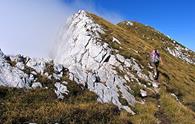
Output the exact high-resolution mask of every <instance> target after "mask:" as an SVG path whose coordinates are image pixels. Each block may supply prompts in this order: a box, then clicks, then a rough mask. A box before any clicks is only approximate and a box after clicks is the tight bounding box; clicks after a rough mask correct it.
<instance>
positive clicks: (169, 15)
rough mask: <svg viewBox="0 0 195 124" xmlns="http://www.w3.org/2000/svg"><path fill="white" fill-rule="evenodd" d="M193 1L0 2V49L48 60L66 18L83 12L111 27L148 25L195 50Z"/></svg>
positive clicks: (89, 0)
mask: <svg viewBox="0 0 195 124" xmlns="http://www.w3.org/2000/svg"><path fill="white" fill-rule="evenodd" d="M194 6H195V2H194V1H193V0H17V1H16V0H0V48H1V49H2V50H3V52H5V53H6V54H19V53H20V54H24V55H28V56H32V57H48V56H49V53H50V50H51V48H52V45H53V43H54V42H55V40H56V39H57V37H58V33H59V30H60V29H61V28H62V26H63V24H64V23H65V20H66V19H67V17H69V16H70V15H71V14H73V13H75V12H76V11H78V10H79V9H85V10H88V11H90V12H93V13H95V14H97V15H99V16H102V17H104V18H106V19H107V20H109V21H112V22H113V23H117V22H120V21H122V20H134V21H138V22H141V23H144V24H147V25H151V26H153V27H155V28H156V29H158V30H159V31H161V32H163V33H165V34H167V35H169V36H171V37H172V38H174V39H175V40H177V41H179V42H180V43H182V44H184V45H185V46H187V47H188V48H190V49H192V50H195V30H194V29H195V23H194V22H195V13H193V12H195V7H194Z"/></svg>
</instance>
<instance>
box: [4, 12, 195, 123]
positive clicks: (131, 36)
mask: <svg viewBox="0 0 195 124" xmlns="http://www.w3.org/2000/svg"><path fill="white" fill-rule="evenodd" d="M154 48H157V49H158V50H159V51H160V53H161V56H162V60H163V65H160V68H159V71H160V79H159V82H160V85H159V86H158V87H156V85H157V83H156V82H155V81H154V79H153V75H152V70H153V69H152V67H151V65H150V62H149V54H150V52H151V50H153V49H154ZM53 51H55V54H54V57H53V60H46V59H32V58H30V57H24V56H21V55H18V56H6V55H4V54H3V53H2V52H0V85H2V86H4V87H1V88H0V89H1V90H0V91H1V92H0V93H1V94H2V95H1V96H0V101H1V104H0V108H1V110H0V115H1V116H0V121H2V122H5V123H14V122H15V123H17V122H23V123H24V122H28V123H29V122H38V123H55V122H58V123H70V122H72V123H79V122H82V123H121V122H123V123H127V124H128V123H136V124H139V123H144V124H151V123H161V124H170V123H177V124H178V123H181V124H184V123H187V124H193V123H194V122H195V112H194V111H195V102H194V100H195V92H194V91H193V89H194V88H195V80H194V79H195V65H194V64H195V59H194V58H195V53H194V52H193V51H191V50H189V49H187V48H185V47H184V46H182V45H181V44H179V43H177V42H176V41H174V40H172V39H170V38H169V37H167V36H165V35H164V34H162V33H160V32H158V31H156V30H155V29H154V28H151V27H149V26H145V25H143V24H140V23H137V22H130V21H124V22H121V23H119V24H117V25H114V24H112V23H110V22H108V21H106V20H104V19H102V18H101V17H98V16H96V15H94V14H91V13H88V12H85V11H79V12H78V13H76V14H74V15H73V16H72V17H70V18H69V19H68V20H67V22H66V24H65V26H64V28H63V30H62V31H61V34H60V37H59V40H58V41H57V42H56V46H55V48H54V49H53ZM7 74H8V75H7ZM5 86H8V87H16V88H24V89H15V88H6V87H5ZM26 89H28V90H27V91H26ZM57 98H58V99H60V101H59V100H57ZM16 100H17V101H18V102H17V103H15V101H16ZM96 100H97V101H96ZM105 103H107V104H105ZM111 104H114V105H115V106H114V105H111ZM31 106H33V108H32V107H31ZM4 108H5V109H4ZM49 108H51V109H49ZM119 110H120V111H119ZM20 111H22V113H23V114H19V113H20ZM45 112H46V113H45ZM30 113H34V114H33V115H32V114H30ZM18 114H19V116H17V115H18ZM37 115H42V116H39V117H37ZM50 115H52V116H50ZM132 115H133V116H132Z"/></svg>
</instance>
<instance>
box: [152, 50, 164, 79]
mask: <svg viewBox="0 0 195 124" xmlns="http://www.w3.org/2000/svg"><path fill="white" fill-rule="evenodd" d="M150 58H151V64H152V66H153V67H154V80H158V77H159V71H158V66H159V64H160V62H162V60H161V57H160V53H159V51H158V50H157V49H154V50H153V51H152V52H151V54H150Z"/></svg>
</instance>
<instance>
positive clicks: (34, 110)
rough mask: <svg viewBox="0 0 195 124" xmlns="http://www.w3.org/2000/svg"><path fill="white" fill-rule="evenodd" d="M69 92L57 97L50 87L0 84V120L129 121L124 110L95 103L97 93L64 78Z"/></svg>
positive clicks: (7, 121)
mask: <svg viewBox="0 0 195 124" xmlns="http://www.w3.org/2000/svg"><path fill="white" fill-rule="evenodd" d="M67 81H68V86H67V87H68V90H69V91H70V92H69V95H68V96H66V97H65V99H64V100H58V99H57V98H56V95H55V93H54V91H53V90H52V89H50V88H49V89H32V90H26V89H16V88H5V87H0V123H5V124H10V123H30V122H31V123H32V122H36V123H71V124H78V123H83V124H84V123H85V124H86V123H88V124H92V123H93V124H99V123H103V124H109V123H120V122H121V121H122V122H124V123H126V124H129V123H131V122H130V119H129V118H128V117H127V116H128V114H127V113H126V112H123V113H125V114H124V115H122V116H121V115H120V111H119V109H118V107H116V106H114V105H111V104H101V103H97V101H96V100H97V96H96V95H95V94H94V93H92V92H90V91H89V90H83V89H82V88H81V87H80V86H79V85H78V84H76V83H74V82H72V81H70V80H68V79H67Z"/></svg>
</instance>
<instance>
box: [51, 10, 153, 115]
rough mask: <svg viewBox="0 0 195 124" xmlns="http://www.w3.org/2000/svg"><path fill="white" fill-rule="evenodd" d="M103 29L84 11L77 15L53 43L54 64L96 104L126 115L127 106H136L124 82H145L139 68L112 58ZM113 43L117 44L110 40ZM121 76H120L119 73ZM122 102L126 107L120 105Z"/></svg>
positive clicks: (121, 57)
mask: <svg viewBox="0 0 195 124" xmlns="http://www.w3.org/2000/svg"><path fill="white" fill-rule="evenodd" d="M101 34H104V29H103V28H102V27H101V26H100V25H98V24H96V23H95V22H94V21H93V20H92V19H91V18H90V17H89V16H88V14H87V13H86V12H85V11H79V12H78V13H76V14H74V15H73V16H72V17H71V18H69V19H68V21H67V22H66V26H65V30H64V31H62V32H61V39H59V42H58V43H57V46H56V49H57V52H56V54H55V58H54V61H55V62H56V63H59V64H63V65H64V66H65V67H66V68H68V69H69V71H70V79H71V80H74V81H76V82H77V83H78V84H82V85H84V86H85V87H87V88H88V89H90V90H91V91H93V92H95V93H96V94H97V95H98V101H100V102H103V103H108V102H112V103H113V104H115V105H117V106H118V107H119V108H123V109H125V110H127V111H128V112H130V113H134V112H133V111H131V109H130V108H129V106H133V105H134V104H135V102H136V100H135V98H134V96H133V95H132V94H131V92H133V91H131V88H130V87H129V86H127V81H130V80H138V79H137V78H136V77H139V78H142V79H143V80H146V81H149V82H150V79H149V77H148V76H147V75H145V74H144V73H143V72H142V66H141V65H139V64H138V63H137V62H136V60H135V59H134V58H131V59H125V58H124V57H123V56H121V55H120V54H113V49H112V48H110V47H109V45H108V44H107V43H106V42H104V41H102V39H101ZM113 39H114V41H117V43H120V41H119V40H118V39H116V38H114V37H113ZM128 70H134V71H135V72H136V76H134V74H132V73H125V76H124V77H123V76H120V75H119V71H121V72H128ZM120 99H125V100H126V101H127V103H128V105H129V106H128V105H123V103H121V100H120Z"/></svg>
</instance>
